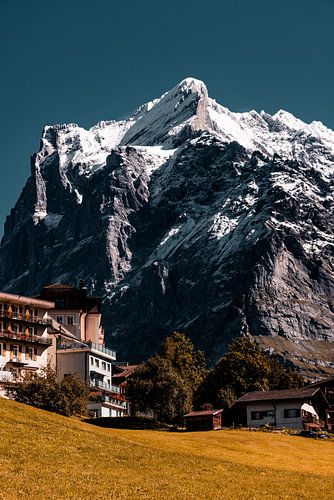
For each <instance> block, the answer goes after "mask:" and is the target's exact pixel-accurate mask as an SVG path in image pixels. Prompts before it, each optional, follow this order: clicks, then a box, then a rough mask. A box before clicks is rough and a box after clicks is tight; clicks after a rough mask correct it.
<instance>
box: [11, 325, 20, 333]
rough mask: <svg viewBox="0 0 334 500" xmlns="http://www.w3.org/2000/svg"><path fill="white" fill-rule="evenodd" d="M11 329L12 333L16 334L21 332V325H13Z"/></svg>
mask: <svg viewBox="0 0 334 500" xmlns="http://www.w3.org/2000/svg"><path fill="white" fill-rule="evenodd" d="M11 327H12V328H11V330H12V332H15V333H18V332H19V325H16V324H12V325H11Z"/></svg>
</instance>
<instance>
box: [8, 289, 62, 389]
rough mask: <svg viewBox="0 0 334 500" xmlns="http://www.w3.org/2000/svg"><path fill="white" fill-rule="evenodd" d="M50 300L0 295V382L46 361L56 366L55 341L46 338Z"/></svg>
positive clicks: (44, 363) (37, 368)
mask: <svg viewBox="0 0 334 500" xmlns="http://www.w3.org/2000/svg"><path fill="white" fill-rule="evenodd" d="M53 307H54V303H53V302H52V301H45V300H40V299H34V298H31V297H24V296H21V295H13V294H9V293H2V292H0V382H1V380H12V379H13V377H14V376H20V375H23V374H24V372H27V371H36V370H39V369H41V368H43V367H45V366H46V365H47V364H48V362H49V363H50V364H51V365H52V366H54V367H55V365H56V343H55V339H53V338H50V337H49V335H48V326H49V319H48V312H49V311H50V310H51V309H52V308H53Z"/></svg>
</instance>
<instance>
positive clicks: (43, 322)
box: [0, 309, 51, 325]
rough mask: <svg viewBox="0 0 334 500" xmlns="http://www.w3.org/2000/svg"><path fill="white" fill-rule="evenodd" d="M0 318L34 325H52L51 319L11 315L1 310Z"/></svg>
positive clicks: (17, 314) (19, 314)
mask: <svg viewBox="0 0 334 500" xmlns="http://www.w3.org/2000/svg"><path fill="white" fill-rule="evenodd" d="M0 318H1V319H6V320H13V321H15V320H17V321H25V322H26V323H34V324H37V325H49V324H50V323H51V319H50V318H42V317H41V316H35V315H26V314H21V313H13V312H12V313H10V312H8V311H4V310H1V309H0Z"/></svg>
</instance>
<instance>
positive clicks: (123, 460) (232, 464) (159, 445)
mask: <svg viewBox="0 0 334 500" xmlns="http://www.w3.org/2000/svg"><path fill="white" fill-rule="evenodd" d="M0 415H1V441H0V464H1V467H0V480H1V488H0V498H2V499H4V500H11V499H16V498H27V497H29V498H54V499H58V498H59V499H64V498H66V499H70V498H73V499H79V498H80V499H84V498H95V499H105V498H112V499H128V498H136V499H137V498H146V499H154V500H158V499H167V498H168V499H177V498H178V499H179V498H187V499H195V498H196V499H197V498H210V499H221V498H226V499H246V498H254V499H260V498H263V497H266V498H275V499H281V498H282V499H283V498H291V499H292V498H299V499H310V498H313V496H314V492H316V495H317V498H318V499H324V500H325V499H326V500H327V499H328V498H331V497H332V493H333V488H334V477H333V463H334V443H332V442H318V441H313V440H308V439H307V438H300V437H297V436H283V435H277V434H265V433H260V432H256V433H255V432H248V431H219V432H207V433H169V432H165V431H163V432H159V431H129V430H128V431H126V430H112V429H102V428H96V427H94V426H90V425H89V424H85V423H82V422H79V421H78V420H74V419H68V418H65V417H60V416H57V415H54V414H51V413H48V412H44V411H41V410H36V409H33V408H31V407H26V406H24V405H21V404H18V403H15V402H12V401H8V400H4V399H2V398H0Z"/></svg>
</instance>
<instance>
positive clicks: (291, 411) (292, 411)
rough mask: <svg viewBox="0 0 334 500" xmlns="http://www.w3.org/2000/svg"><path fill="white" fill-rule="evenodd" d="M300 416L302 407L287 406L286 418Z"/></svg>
mask: <svg viewBox="0 0 334 500" xmlns="http://www.w3.org/2000/svg"><path fill="white" fill-rule="evenodd" d="M298 417H300V408H287V409H286V410H284V418H298Z"/></svg>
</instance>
